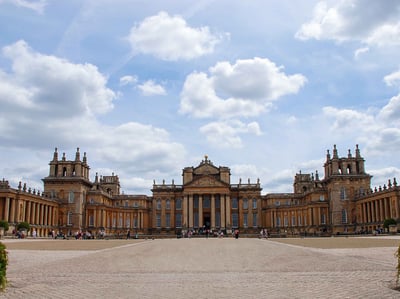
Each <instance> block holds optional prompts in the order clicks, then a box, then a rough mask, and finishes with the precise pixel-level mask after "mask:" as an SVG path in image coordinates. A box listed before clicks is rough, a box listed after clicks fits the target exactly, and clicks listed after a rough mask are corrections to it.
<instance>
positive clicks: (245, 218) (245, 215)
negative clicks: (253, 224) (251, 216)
mask: <svg viewBox="0 0 400 299" xmlns="http://www.w3.org/2000/svg"><path fill="white" fill-rule="evenodd" d="M243 226H244V227H247V226H248V214H247V213H245V214H243Z"/></svg>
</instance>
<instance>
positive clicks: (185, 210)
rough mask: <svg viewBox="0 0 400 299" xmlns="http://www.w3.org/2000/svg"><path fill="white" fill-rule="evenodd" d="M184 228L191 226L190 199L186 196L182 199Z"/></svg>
mask: <svg viewBox="0 0 400 299" xmlns="http://www.w3.org/2000/svg"><path fill="white" fill-rule="evenodd" d="M182 226H183V227H188V226H189V219H188V197H187V195H184V196H183V198H182Z"/></svg>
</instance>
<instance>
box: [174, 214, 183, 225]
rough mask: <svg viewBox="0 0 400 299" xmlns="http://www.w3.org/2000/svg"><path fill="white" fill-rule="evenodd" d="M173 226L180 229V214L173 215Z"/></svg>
mask: <svg viewBox="0 0 400 299" xmlns="http://www.w3.org/2000/svg"><path fill="white" fill-rule="evenodd" d="M175 226H176V227H179V228H180V227H182V214H175Z"/></svg>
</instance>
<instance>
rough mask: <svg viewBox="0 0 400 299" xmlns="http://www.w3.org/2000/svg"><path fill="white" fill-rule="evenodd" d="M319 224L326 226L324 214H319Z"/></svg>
mask: <svg viewBox="0 0 400 299" xmlns="http://www.w3.org/2000/svg"><path fill="white" fill-rule="evenodd" d="M321 224H326V216H325V214H321Z"/></svg>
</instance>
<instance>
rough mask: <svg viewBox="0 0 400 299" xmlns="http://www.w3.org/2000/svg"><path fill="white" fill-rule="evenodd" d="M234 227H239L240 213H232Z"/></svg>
mask: <svg viewBox="0 0 400 299" xmlns="http://www.w3.org/2000/svg"><path fill="white" fill-rule="evenodd" d="M232 227H234V228H237V227H239V214H238V213H232Z"/></svg>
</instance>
